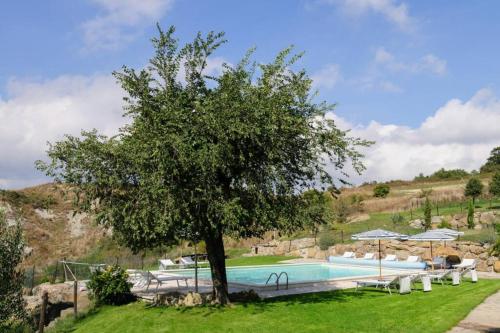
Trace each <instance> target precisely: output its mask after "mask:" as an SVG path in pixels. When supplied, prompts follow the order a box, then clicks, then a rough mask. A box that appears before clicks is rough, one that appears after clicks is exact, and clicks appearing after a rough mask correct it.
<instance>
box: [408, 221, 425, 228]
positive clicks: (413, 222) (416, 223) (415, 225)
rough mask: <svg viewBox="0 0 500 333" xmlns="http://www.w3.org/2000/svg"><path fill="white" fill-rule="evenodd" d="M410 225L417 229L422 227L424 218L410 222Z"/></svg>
mask: <svg viewBox="0 0 500 333" xmlns="http://www.w3.org/2000/svg"><path fill="white" fill-rule="evenodd" d="M409 225H410V227H412V228H415V229H422V228H423V226H424V222H423V220H420V219H416V220H412V221H410V222H409Z"/></svg>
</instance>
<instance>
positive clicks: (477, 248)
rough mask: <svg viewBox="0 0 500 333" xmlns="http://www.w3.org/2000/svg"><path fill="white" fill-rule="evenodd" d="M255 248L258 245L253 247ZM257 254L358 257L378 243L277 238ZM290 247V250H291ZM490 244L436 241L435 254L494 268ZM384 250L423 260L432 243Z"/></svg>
mask: <svg viewBox="0 0 500 333" xmlns="http://www.w3.org/2000/svg"><path fill="white" fill-rule="evenodd" d="M254 248H255V247H254ZM256 248H257V253H255V249H253V252H252V253H253V255H289V256H300V257H303V258H315V259H326V258H327V257H328V256H331V255H333V256H335V255H341V254H343V253H344V252H345V251H352V252H355V253H356V256H357V257H362V256H363V255H364V254H365V253H367V252H375V253H377V252H378V243H377V242H370V241H358V242H354V243H349V244H336V245H334V246H330V247H329V248H328V250H321V249H320V248H319V246H315V245H314V239H313V238H303V239H297V240H294V241H292V242H291V243H290V241H274V243H272V244H267V246H264V245H259V246H256ZM289 248H290V251H288V249H289ZM489 248H490V245H489V244H485V245H481V244H479V243H474V242H468V241H467V242H466V241H460V242H447V243H446V248H444V246H443V245H442V243H437V242H435V243H433V254H434V256H435V255H437V254H439V253H440V252H441V251H446V252H448V253H456V254H457V255H458V256H459V257H460V258H473V259H476V260H477V269H478V270H479V271H488V272H491V271H493V265H494V263H495V261H497V260H499V259H500V258H498V257H495V256H490V255H489V253H488V252H489ZM381 250H382V253H384V254H395V255H396V256H397V257H398V259H400V260H404V259H406V258H407V257H408V256H410V255H417V256H420V257H422V258H423V259H430V258H431V254H430V244H429V242H414V241H397V240H390V241H382V246H381Z"/></svg>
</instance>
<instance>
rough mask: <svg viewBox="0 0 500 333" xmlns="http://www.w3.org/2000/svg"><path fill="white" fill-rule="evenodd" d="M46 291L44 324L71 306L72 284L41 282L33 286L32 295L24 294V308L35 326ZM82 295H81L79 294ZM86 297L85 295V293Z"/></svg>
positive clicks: (36, 325)
mask: <svg viewBox="0 0 500 333" xmlns="http://www.w3.org/2000/svg"><path fill="white" fill-rule="evenodd" d="M45 291H46V292H47V294H48V296H49V298H48V304H47V313H46V316H45V325H48V324H49V323H50V322H51V321H53V320H54V319H56V318H58V317H59V316H61V312H62V311H63V310H65V309H68V308H72V307H73V286H72V285H71V284H66V283H58V284H49V283H43V284H40V285H38V286H36V287H35V288H33V295H32V296H25V297H24V298H25V300H26V309H27V310H28V313H29V314H30V316H31V317H32V319H33V322H34V324H35V327H38V322H39V320H40V308H41V306H42V295H43V293H44V292H45ZM79 296H80V297H82V295H81V294H80V295H79ZM85 297H86V295H85Z"/></svg>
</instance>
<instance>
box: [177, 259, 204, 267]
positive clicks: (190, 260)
mask: <svg viewBox="0 0 500 333" xmlns="http://www.w3.org/2000/svg"><path fill="white" fill-rule="evenodd" d="M179 261H180V262H181V264H184V265H189V266H194V265H195V264H196V263H195V261H194V260H193V259H191V257H182V258H180V259H179ZM206 263H208V261H198V265H202V264H206Z"/></svg>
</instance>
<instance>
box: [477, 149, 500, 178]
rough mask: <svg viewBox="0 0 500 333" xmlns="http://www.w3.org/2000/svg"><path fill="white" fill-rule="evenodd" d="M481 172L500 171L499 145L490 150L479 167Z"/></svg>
mask: <svg viewBox="0 0 500 333" xmlns="http://www.w3.org/2000/svg"><path fill="white" fill-rule="evenodd" d="M480 171H481V172H497V171H499V172H500V147H495V148H493V149H492V150H491V153H490V156H489V157H488V159H487V160H486V163H485V164H484V165H483V166H482V167H481V169H480Z"/></svg>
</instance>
